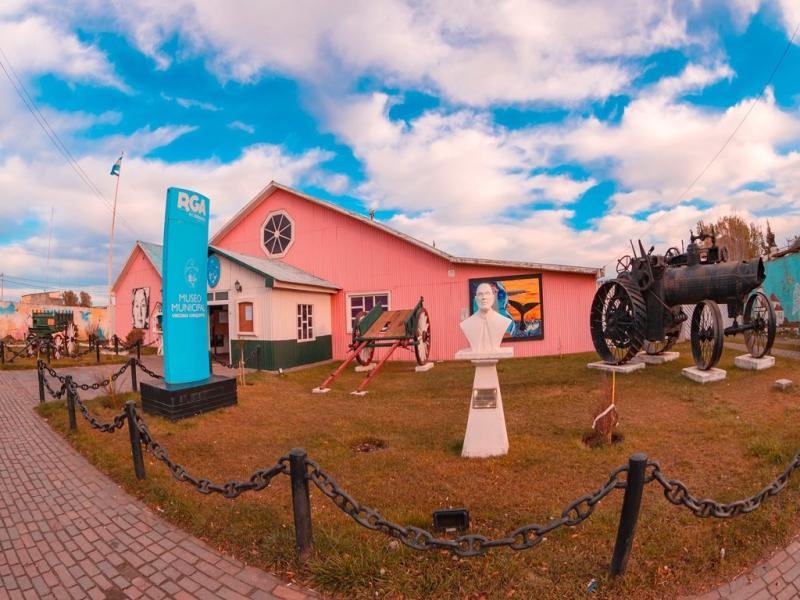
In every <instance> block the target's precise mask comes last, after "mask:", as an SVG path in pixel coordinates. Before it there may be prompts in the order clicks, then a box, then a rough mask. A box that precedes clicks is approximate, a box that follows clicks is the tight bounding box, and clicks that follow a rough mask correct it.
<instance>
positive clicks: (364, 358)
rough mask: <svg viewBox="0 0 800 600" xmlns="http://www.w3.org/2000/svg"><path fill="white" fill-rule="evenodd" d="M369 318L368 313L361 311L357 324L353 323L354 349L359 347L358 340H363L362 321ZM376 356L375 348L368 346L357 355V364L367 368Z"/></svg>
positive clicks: (357, 316)
mask: <svg viewBox="0 0 800 600" xmlns="http://www.w3.org/2000/svg"><path fill="white" fill-rule="evenodd" d="M366 316H367V313H365V312H364V311H361V312H360V313H358V315H356V322H355V323H353V346H352V347H353V348H356V347H358V344H359V343H360V342H358V341H357V340H359V339H361V333H362V332H361V321H363V320H364V317H366ZM374 354H375V346H370V345H369V344H367V345H366V346H364V347H363V348H362V349H361V350H360V351H359V352H358V354H356V362H357V363H358V364H360V365H361V366H362V367H366V366H367V365H368V364H369V363H371V362H372V356H373V355H374Z"/></svg>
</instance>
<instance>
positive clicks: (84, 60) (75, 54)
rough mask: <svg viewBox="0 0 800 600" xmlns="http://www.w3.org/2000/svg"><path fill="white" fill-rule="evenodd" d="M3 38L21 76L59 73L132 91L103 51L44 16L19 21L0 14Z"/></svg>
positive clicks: (6, 51) (4, 44) (63, 75)
mask: <svg viewBox="0 0 800 600" xmlns="http://www.w3.org/2000/svg"><path fill="white" fill-rule="evenodd" d="M0 40H2V49H3V53H4V54H5V56H6V58H7V59H8V61H9V62H10V63H11V65H12V66H13V69H14V71H16V72H17V73H18V74H19V75H20V76H21V77H22V76H24V75H25V74H28V73H35V74H41V73H57V74H59V75H61V76H62V77H65V78H67V79H72V80H77V81H93V82H96V83H99V84H102V85H107V86H111V87H115V88H117V89H119V90H122V91H125V92H130V89H129V88H128V87H127V85H125V83H124V82H122V81H121V80H120V79H119V77H118V76H117V75H116V74H115V73H114V69H113V67H112V66H111V64H110V63H109V61H108V59H107V57H106V56H105V55H104V54H103V53H102V52H100V51H99V50H98V49H96V48H94V47H92V46H89V45H87V44H84V43H82V42H81V41H80V40H79V39H78V38H77V36H76V35H75V34H74V33H71V32H65V31H63V30H61V29H59V28H58V27H57V26H55V25H54V24H53V23H51V22H50V21H49V20H47V19H46V18H44V17H42V16H38V15H31V16H26V17H23V18H20V19H16V20H14V19H13V18H12V19H2V17H1V16H0ZM3 62H4V63H5V62H6V61H5V60H4V61H3Z"/></svg>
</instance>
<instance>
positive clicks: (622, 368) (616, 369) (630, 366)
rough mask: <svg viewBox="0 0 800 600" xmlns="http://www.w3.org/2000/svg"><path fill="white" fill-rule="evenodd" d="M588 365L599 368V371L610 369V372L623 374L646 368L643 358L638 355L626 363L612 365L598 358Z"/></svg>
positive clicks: (591, 367)
mask: <svg viewBox="0 0 800 600" xmlns="http://www.w3.org/2000/svg"><path fill="white" fill-rule="evenodd" d="M586 366H587V367H589V368H590V369H597V370H598V371H608V372H609V373H612V372H613V373H619V374H621V375H628V374H630V373H633V372H635V371H641V370H642V369H644V366H645V365H644V363H643V362H642V361H641V360H639V358H638V357H636V358H634V359H633V360H631V361H630V362H627V363H625V364H624V365H610V364H608V363H606V362H603V361H602V360H598V361H597V362H593V363H589V364H588V365H586Z"/></svg>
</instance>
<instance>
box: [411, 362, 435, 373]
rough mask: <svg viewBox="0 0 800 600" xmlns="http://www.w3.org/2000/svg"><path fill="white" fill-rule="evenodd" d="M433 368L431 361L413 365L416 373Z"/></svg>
mask: <svg viewBox="0 0 800 600" xmlns="http://www.w3.org/2000/svg"><path fill="white" fill-rule="evenodd" d="M432 368H433V363H432V362H426V363H425V364H424V365H417V366H416V367H414V371H416V372H417V373H424V372H425V371H430V370H431V369H432Z"/></svg>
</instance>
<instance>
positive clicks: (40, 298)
mask: <svg viewBox="0 0 800 600" xmlns="http://www.w3.org/2000/svg"><path fill="white" fill-rule="evenodd" d="M19 303H20V304H35V305H40V304H47V305H48V306H64V293H63V292H56V291H54V292H36V293H33V294H25V295H23V296H21V297H20V300H19Z"/></svg>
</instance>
